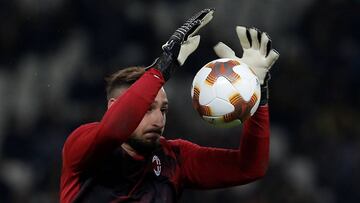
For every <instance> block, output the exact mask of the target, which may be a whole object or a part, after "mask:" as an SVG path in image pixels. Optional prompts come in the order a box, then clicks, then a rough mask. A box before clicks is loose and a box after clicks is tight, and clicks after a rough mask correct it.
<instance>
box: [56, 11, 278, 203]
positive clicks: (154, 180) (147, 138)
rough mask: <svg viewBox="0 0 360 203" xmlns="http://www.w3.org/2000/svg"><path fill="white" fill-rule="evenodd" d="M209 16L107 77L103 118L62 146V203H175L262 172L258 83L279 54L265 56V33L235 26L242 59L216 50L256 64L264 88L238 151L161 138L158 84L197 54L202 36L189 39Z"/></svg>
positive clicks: (264, 111)
mask: <svg viewBox="0 0 360 203" xmlns="http://www.w3.org/2000/svg"><path fill="white" fill-rule="evenodd" d="M212 14H213V10H212V9H204V10H203V11H201V12H200V13H198V14H196V15H195V16H194V17H192V18H190V19H189V20H188V21H186V23H185V24H184V25H183V26H182V27H180V28H179V29H178V30H176V31H175V33H174V34H173V35H172V36H171V37H170V39H169V41H168V42H167V43H166V44H165V45H163V51H164V52H163V54H162V55H161V56H160V57H159V58H158V59H157V60H156V61H155V62H154V64H153V65H151V66H149V67H148V68H142V67H130V68H127V69H123V70H120V71H118V72H116V73H114V74H113V75H111V76H110V77H109V78H108V86H107V97H108V98H107V99H108V110H107V112H106V113H105V115H104V117H103V118H102V120H101V121H100V122H97V123H90V124H85V125H82V126H80V127H79V128H78V129H76V130H75V131H74V132H73V133H72V134H71V135H70V136H69V137H68V139H67V140H66V143H65V145H64V147H63V169H62V176H61V197H60V198H61V202H164V203H167V202H169V203H170V202H177V201H178V200H179V197H180V195H181V192H182V190H183V189H184V188H201V189H208V188H209V189H210V188H221V187H228V186H234V185H240V184H245V183H249V182H251V181H254V180H256V179H258V178H261V177H262V176H263V175H264V174H265V171H266V168H267V165H268V157H269V116H268V106H267V96H266V95H267V94H266V93H267V85H266V84H267V81H266V80H265V81H264V78H265V75H267V73H268V70H269V68H270V67H271V65H272V64H273V63H274V62H275V61H276V59H277V57H278V55H277V53H276V52H274V51H273V50H270V49H271V48H270V46H269V42H270V40H269V38H268V37H267V35H266V34H265V33H263V35H261V37H260V38H258V35H260V34H261V33H260V32H259V31H257V30H255V29H246V28H243V27H238V28H237V32H238V36H239V38H240V41H241V44H242V46H243V47H245V48H244V56H243V57H242V58H237V57H236V56H235V54H234V52H233V51H232V50H231V49H230V48H229V47H227V46H226V45H224V44H222V43H219V44H218V45H217V46H215V52H216V53H217V54H218V56H220V57H228V58H229V57H230V58H237V59H239V60H240V61H242V62H246V63H247V64H248V65H250V66H254V67H255V65H256V70H255V68H254V70H253V71H254V72H255V73H256V74H258V76H259V80H260V81H261V83H262V84H264V85H263V86H262V87H263V92H262V93H263V95H262V100H261V106H260V107H259V108H258V110H257V112H256V113H255V114H254V115H253V116H252V117H251V118H250V119H249V120H247V121H246V122H245V123H244V128H243V133H242V135H241V144H240V147H239V149H238V150H229V149H219V148H209V147H201V146H198V145H196V144H193V143H191V142H188V141H185V140H181V139H177V140H166V139H165V138H164V137H162V133H163V130H164V127H165V123H166V112H167V110H168V101H167V97H166V93H165V90H164V89H163V88H162V86H163V85H164V83H165V82H166V81H167V80H169V78H170V76H172V74H173V73H174V71H175V70H176V69H178V68H179V67H181V66H182V65H183V63H184V62H185V60H186V58H187V57H188V56H189V55H190V54H191V53H192V52H193V51H195V49H196V48H197V46H198V44H199V40H200V37H199V36H193V35H194V34H195V33H196V32H197V31H198V30H199V29H200V28H201V27H202V26H204V25H205V24H207V23H208V22H209V21H210V20H211V18H212ZM244 37H246V40H247V41H246V42H245V38H244ZM254 41H256V42H254ZM257 45H259V46H257ZM264 46H265V48H264ZM245 56H246V57H245Z"/></svg>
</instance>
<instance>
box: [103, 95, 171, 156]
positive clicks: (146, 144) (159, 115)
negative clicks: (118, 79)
mask: <svg viewBox="0 0 360 203" xmlns="http://www.w3.org/2000/svg"><path fill="white" fill-rule="evenodd" d="M126 89H127V88H121V89H119V90H118V94H117V95H118V96H121V95H122V94H123V93H124V92H125V91H126ZM115 101H116V99H114V98H111V99H110V100H109V101H108V108H110V106H111V105H112V104H113V103H114V102H115ZM167 111H168V100H167V96H166V93H165V90H164V88H161V89H160V90H159V92H158V94H157V96H156V98H155V100H154V102H153V103H152V104H151V105H150V107H149V109H148V111H147V112H146V113H145V115H144V117H143V119H142V120H141V122H140V123H139V125H138V126H137V128H136V129H135V131H134V132H133V133H132V134H131V136H130V138H129V139H128V142H127V143H128V144H129V145H130V146H131V147H132V148H133V149H135V150H136V151H137V152H139V153H143V154H144V153H148V152H150V151H153V150H154V149H156V148H157V147H159V146H160V143H159V138H160V136H161V135H162V133H163V131H164V128H165V123H166V113H167Z"/></svg>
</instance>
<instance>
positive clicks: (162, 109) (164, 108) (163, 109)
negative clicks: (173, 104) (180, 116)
mask: <svg viewBox="0 0 360 203" xmlns="http://www.w3.org/2000/svg"><path fill="white" fill-rule="evenodd" d="M168 111H169V109H168V107H163V108H161V112H162V113H163V114H166V113H167V112H168Z"/></svg>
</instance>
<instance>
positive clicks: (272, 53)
mask: <svg viewBox="0 0 360 203" xmlns="http://www.w3.org/2000/svg"><path fill="white" fill-rule="evenodd" d="M279 56H280V55H279V52H277V51H276V50H275V49H272V50H271V51H270V53H269V55H268V57H267V58H266V61H267V63H268V64H270V65H269V66H268V69H270V68H271V66H272V65H273V64H274V63H275V62H276V60H277V59H278V58H279Z"/></svg>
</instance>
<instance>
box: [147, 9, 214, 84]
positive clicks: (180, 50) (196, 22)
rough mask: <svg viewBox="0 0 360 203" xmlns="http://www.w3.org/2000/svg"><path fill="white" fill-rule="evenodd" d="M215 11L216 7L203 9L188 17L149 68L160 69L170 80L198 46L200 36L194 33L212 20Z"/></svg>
mask: <svg viewBox="0 0 360 203" xmlns="http://www.w3.org/2000/svg"><path fill="white" fill-rule="evenodd" d="M213 13H214V9H203V10H202V11H200V12H198V13H196V14H195V15H194V16H192V17H191V18H190V19H188V20H187V21H186V22H185V23H184V24H183V25H182V26H181V27H179V28H178V29H177V30H176V31H175V32H174V34H173V35H172V36H171V37H170V39H169V40H168V41H167V42H166V43H165V44H164V45H163V46H162V50H163V53H162V54H161V56H160V57H159V58H157V59H156V60H155V62H154V63H153V64H152V65H151V66H149V67H148V68H155V69H158V70H160V72H161V73H162V75H163V77H164V79H165V81H167V80H169V78H170V76H171V75H172V74H173V72H175V70H177V69H178V68H179V67H180V66H182V65H183V64H184V63H185V60H186V59H187V58H188V56H189V55H190V54H191V53H193V52H194V51H195V50H196V48H197V47H198V45H199V42H200V36H199V35H195V36H194V34H196V33H197V32H198V31H199V30H200V28H202V27H203V26H205V25H206V24H207V23H209V22H210V20H211V19H212V17H213V16H212V15H213Z"/></svg>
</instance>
